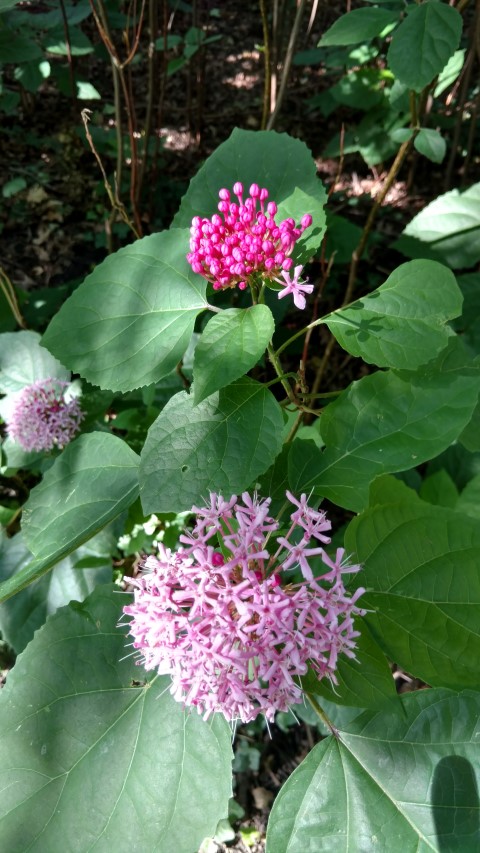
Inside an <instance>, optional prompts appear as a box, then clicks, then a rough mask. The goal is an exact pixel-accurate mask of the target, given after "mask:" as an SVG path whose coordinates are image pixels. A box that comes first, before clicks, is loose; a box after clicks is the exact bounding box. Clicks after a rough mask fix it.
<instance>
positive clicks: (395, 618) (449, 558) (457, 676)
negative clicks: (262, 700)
mask: <svg viewBox="0 0 480 853" xmlns="http://www.w3.org/2000/svg"><path fill="white" fill-rule="evenodd" d="M345 545H346V548H347V550H348V551H353V552H354V553H355V555H356V559H358V560H359V561H360V562H361V563H363V571H362V573H361V584H362V586H365V587H366V588H367V592H366V593H365V594H364V595H363V596H362V599H361V601H362V607H365V608H366V609H367V610H368V613H367V615H366V616H365V617H364V618H365V621H366V622H367V624H368V626H369V627H370V629H371V630H372V633H373V636H374V637H375V639H376V640H377V642H378V643H379V644H380V646H381V647H382V649H383V651H384V652H385V654H386V655H387V657H388V658H389V659H390V660H394V661H396V663H397V664H398V665H399V666H400V667H402V668H403V669H405V670H406V671H407V672H410V673H411V674H412V675H415V676H417V677H418V678H421V679H422V680H423V681H425V682H426V683H427V684H431V685H433V686H436V687H453V688H458V689H461V688H462V687H470V686H472V687H476V686H477V685H478V683H479V678H480V625H479V622H478V618H477V617H478V608H479V607H480V575H479V572H478V564H479V560H480V530H479V527H478V520H477V519H473V518H468V517H467V516H462V515H460V514H459V513H457V512H455V511H453V510H450V509H447V508H445V507H439V506H433V505H431V504H426V503H424V502H422V501H419V500H414V501H413V502H412V501H410V500H408V499H407V500H406V499H405V498H403V499H402V500H401V501H400V502H398V503H393V504H387V505H384V506H381V505H377V506H374V507H372V508H371V509H368V510H366V511H365V512H364V513H362V515H359V516H358V517H357V518H355V519H354V520H353V521H352V522H351V523H350V525H349V527H348V528H347V531H346V535H345ZM359 582H360V580H359V578H358V577H355V578H354V580H353V584H354V585H357V584H358V583H359Z"/></svg>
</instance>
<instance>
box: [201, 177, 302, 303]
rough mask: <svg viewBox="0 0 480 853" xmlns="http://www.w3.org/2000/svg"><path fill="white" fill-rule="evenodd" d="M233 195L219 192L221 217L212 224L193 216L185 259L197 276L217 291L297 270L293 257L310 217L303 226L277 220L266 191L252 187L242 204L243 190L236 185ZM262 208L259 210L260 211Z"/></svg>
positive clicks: (287, 220)
mask: <svg viewBox="0 0 480 853" xmlns="http://www.w3.org/2000/svg"><path fill="white" fill-rule="evenodd" d="M233 192H234V194H235V196H236V197H237V200H238V204H237V202H235V201H232V200H231V195H230V192H229V190H227V189H221V190H220V192H219V197H220V202H219V204H218V210H219V213H215V214H214V215H213V216H212V218H211V219H205V218H204V219H202V218H201V217H200V216H195V217H194V218H193V220H192V227H191V228H190V234H191V239H190V252H189V253H188V255H187V260H188V262H189V263H190V265H191V267H192V269H193V271H194V272H196V273H199V274H200V275H203V276H204V277H205V278H206V279H208V281H210V282H211V283H212V285H213V287H214V289H215V290H224V289H225V288H227V287H235V286H236V285H238V287H239V288H240V290H244V289H245V288H246V287H247V283H248V281H247V280H248V278H249V276H251V275H252V274H254V273H259V274H261V275H264V276H266V277H267V278H269V279H271V278H274V277H275V276H277V275H278V274H279V273H280V272H282V270H283V271H285V272H288V270H290V269H291V268H292V266H293V260H292V258H291V257H290V255H291V253H292V251H293V248H294V246H295V243H296V242H297V240H298V238H299V237H300V236H301V235H302V234H303V232H304V231H305V229H306V228H309V227H310V225H311V224H312V217H311V216H310V214H309V213H306V214H304V216H302V220H301V223H300V226H298V227H297V226H296V225H295V221H294V220H293V219H291V218H289V219H284V220H283V221H282V222H279V223H278V224H277V222H276V221H275V216H276V213H277V205H276V204H275V202H274V201H269V202H268V203H267V199H268V190H266V189H265V188H262V189H261V188H260V187H259V186H258V184H252V185H251V187H250V191H249V195H248V196H247V197H246V198H245V200H244V199H243V185H242V184H241V183H240V182H237V183H236V184H234V186H233ZM257 204H258V208H257Z"/></svg>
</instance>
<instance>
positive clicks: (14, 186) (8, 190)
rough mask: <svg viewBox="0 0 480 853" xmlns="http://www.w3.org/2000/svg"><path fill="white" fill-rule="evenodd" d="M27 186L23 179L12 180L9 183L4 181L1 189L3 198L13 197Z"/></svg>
mask: <svg viewBox="0 0 480 853" xmlns="http://www.w3.org/2000/svg"><path fill="white" fill-rule="evenodd" d="M26 186H27V182H26V180H25V178H20V177H18V178H12V180H11V181H6V182H5V183H4V185H3V187H2V196H3V198H11V197H12V196H13V195H16V194H17V193H20V192H22V190H24V189H25V188H26Z"/></svg>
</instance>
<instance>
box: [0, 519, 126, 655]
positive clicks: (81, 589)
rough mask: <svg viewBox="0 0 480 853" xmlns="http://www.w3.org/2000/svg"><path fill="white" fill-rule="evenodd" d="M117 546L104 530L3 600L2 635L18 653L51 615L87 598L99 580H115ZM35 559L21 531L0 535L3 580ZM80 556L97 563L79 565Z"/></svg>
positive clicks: (104, 581) (0, 560)
mask: <svg viewBox="0 0 480 853" xmlns="http://www.w3.org/2000/svg"><path fill="white" fill-rule="evenodd" d="M114 546H115V540H114V539H113V535H112V532H111V531H110V530H102V531H101V532H100V533H98V534H97V536H95V537H94V538H93V539H91V540H90V541H89V542H86V543H85V544H84V545H81V546H80V548H78V549H77V550H76V551H74V552H73V553H72V554H69V556H68V557H64V559H63V560H61V561H60V562H59V563H58V564H57V565H56V566H55V567H54V569H53V571H52V572H50V573H49V574H48V575H45V576H44V577H42V578H41V579H40V580H38V581H36V582H35V583H32V584H30V586H28V588H27V589H23V590H22V591H21V592H18V593H17V594H16V595H15V596H13V597H12V598H10V599H9V600H8V601H4V602H3V604H0V631H1V632H2V638H3V639H4V640H6V641H7V643H9V644H10V645H11V646H12V647H13V648H14V649H15V651H16V652H17V653H18V652H21V651H23V649H24V648H25V646H26V645H27V643H29V642H30V640H31V639H32V637H33V635H34V633H35V631H36V630H37V629H38V628H40V627H41V626H42V625H43V623H44V622H45V620H46V618H47V616H49V615H51V614H52V613H55V611H56V610H57V609H58V608H59V607H63V606H64V605H65V604H68V603H69V602H70V601H72V600H73V599H74V600H75V601H83V599H84V598H86V596H87V595H89V593H90V592H92V590H93V589H94V588H95V586H97V585H98V584H99V583H108V582H109V581H111V579H112V559H111V554H112V552H113V549H114ZM31 560H32V555H31V553H30V551H29V550H28V548H27V547H26V546H25V544H24V542H23V536H22V534H21V533H18V534H17V535H16V536H13V537H12V538H11V539H7V538H4V537H2V538H1V539H0V580H5V579H6V578H9V577H11V576H12V575H14V574H15V573H16V572H17V571H20V570H21V569H22V568H23V567H25V566H27V565H28V563H30V562H31ZM80 560H82V561H84V560H87V562H91V563H93V566H92V567H91V568H78V567H77V564H78V562H79V561H80Z"/></svg>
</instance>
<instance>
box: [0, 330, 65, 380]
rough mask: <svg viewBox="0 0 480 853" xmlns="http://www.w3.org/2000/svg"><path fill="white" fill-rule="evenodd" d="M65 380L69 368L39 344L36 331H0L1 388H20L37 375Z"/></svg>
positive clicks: (38, 377) (36, 377) (40, 377)
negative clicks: (2, 332)
mask: <svg viewBox="0 0 480 853" xmlns="http://www.w3.org/2000/svg"><path fill="white" fill-rule="evenodd" d="M48 378H51V379H61V380H63V381H68V380H69V379H70V371H69V370H66V369H65V368H64V367H63V365H62V364H60V362H59V361H58V360H57V359H56V358H53V356H52V355H50V353H49V352H47V351H46V350H45V349H44V348H43V347H41V346H40V335H39V334H37V332H24V331H22V332H5V333H4V334H3V335H0V391H2V392H3V393H4V394H9V393H12V392H15V391H21V390H22V388H25V386H26V385H32V383H33V382H36V381H37V380H38V379H48Z"/></svg>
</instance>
